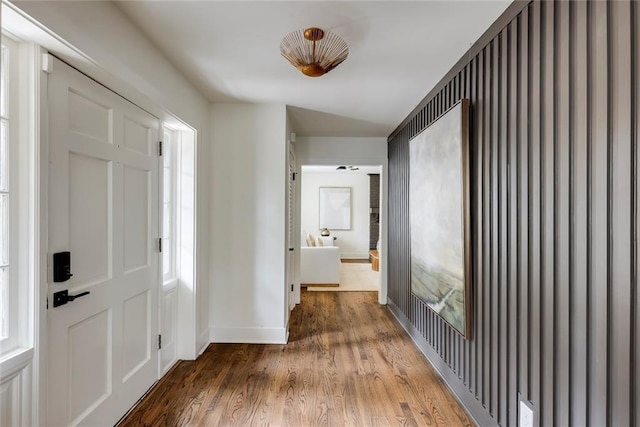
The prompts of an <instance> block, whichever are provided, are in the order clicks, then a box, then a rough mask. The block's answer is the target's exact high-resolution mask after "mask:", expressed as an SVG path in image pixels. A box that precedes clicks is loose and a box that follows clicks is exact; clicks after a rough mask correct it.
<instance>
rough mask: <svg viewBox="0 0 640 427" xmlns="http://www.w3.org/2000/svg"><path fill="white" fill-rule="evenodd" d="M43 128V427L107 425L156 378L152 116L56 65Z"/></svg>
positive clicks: (156, 269)
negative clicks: (59, 276)
mask: <svg viewBox="0 0 640 427" xmlns="http://www.w3.org/2000/svg"><path fill="white" fill-rule="evenodd" d="M48 121H49V127H48V130H49V201H48V203H49V294H48V336H47V340H48V352H47V425H50V426H62V425H113V424H114V423H115V422H117V421H118V419H119V418H120V417H121V416H122V415H123V414H124V413H125V412H126V411H127V410H128V409H129V408H130V407H131V406H132V405H133V404H134V403H135V402H136V401H137V400H138V399H139V398H140V397H141V396H142V395H143V394H144V393H145V391H146V390H148V389H149V387H150V386H151V385H152V384H153V383H154V382H155V380H156V379H157V377H158V350H157V345H156V337H157V333H158V300H157V295H158V283H159V262H160V258H159V255H160V254H159V252H158V248H157V237H158V235H159V226H158V216H159V205H158V203H159V201H158V187H159V185H158V164H159V158H158V155H157V147H156V144H157V141H158V136H159V129H160V126H159V120H158V119H157V118H155V117H153V116H152V115H150V114H148V113H147V112H145V111H143V110H142V109H140V108H138V107H137V106H135V105H134V104H132V103H130V102H128V101H127V100H125V99H123V98H122V97H120V96H118V95H117V94H115V93H113V92H111V91H110V90H108V89H106V88H104V87H103V86H101V85H100V84H98V83H96V82H95V81H93V80H91V79H89V78H88V77H86V76H85V75H83V74H81V73H79V72H78V71H76V70H74V69H73V68H71V67H69V66H68V65H66V64H65V63H63V62H61V61H59V60H57V59H56V60H55V62H54V66H53V73H52V74H50V75H49V80H48ZM66 251H68V252H70V258H71V263H70V264H71V265H70V272H71V273H72V274H73V276H72V277H71V278H70V279H69V280H68V281H61V282H60V281H59V282H54V270H55V269H56V267H57V265H54V264H56V263H55V262H54V254H56V253H60V252H66ZM58 264H59V263H58ZM62 264H64V262H63V263H62ZM63 270H64V269H63ZM64 290H68V295H69V296H70V297H69V298H68V299H69V301H68V302H67V303H65V304H63V305H58V306H57V307H54V306H55V305H57V304H60V303H61V302H62V303H63V302H65V300H66V298H65V297H64V295H63V294H60V292H61V291H64ZM72 296H75V299H73V300H71V297H72Z"/></svg>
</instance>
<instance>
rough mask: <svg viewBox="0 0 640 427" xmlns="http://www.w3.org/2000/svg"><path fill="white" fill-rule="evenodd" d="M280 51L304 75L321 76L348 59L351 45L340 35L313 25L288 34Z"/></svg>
mask: <svg viewBox="0 0 640 427" xmlns="http://www.w3.org/2000/svg"><path fill="white" fill-rule="evenodd" d="M280 53H281V54H282V56H284V57H285V58H286V59H287V61H289V62H290V63H291V65H293V66H294V67H296V68H297V69H298V70H300V71H301V72H302V73H303V74H304V75H306V76H309V77H320V76H322V75H324V74H326V73H328V72H329V71H331V70H333V69H334V68H336V67H337V66H338V65H340V64H341V63H342V62H343V61H344V60H345V59H347V56H348V55H349V46H347V43H346V42H345V41H344V40H342V38H341V37H340V36H338V35H336V34H334V33H331V32H325V31H323V30H321V29H320V28H316V27H311V28H307V29H306V30H297V31H294V32H292V33H289V34H287V35H286V36H285V37H284V38H283V39H282V42H280Z"/></svg>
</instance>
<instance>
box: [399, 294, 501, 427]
mask: <svg viewBox="0 0 640 427" xmlns="http://www.w3.org/2000/svg"><path fill="white" fill-rule="evenodd" d="M387 307H388V308H389V311H390V312H391V314H393V316H394V317H395V318H396V320H397V321H398V323H400V325H401V326H402V328H403V329H404V330H405V331H406V332H407V334H409V336H410V337H411V339H412V340H413V342H414V343H415V344H416V346H417V347H418V349H420V351H421V352H422V354H423V355H424V356H425V358H426V359H427V360H428V361H429V363H430V364H431V366H433V367H434V369H435V370H436V371H437V372H438V374H439V375H440V377H442V379H443V380H444V382H445V384H447V386H448V387H449V389H450V390H451V392H452V393H453V394H454V395H455V396H456V398H457V399H458V401H459V402H460V404H461V405H462V406H464V408H465V409H466V410H467V412H468V413H469V415H470V416H471V418H473V420H474V421H475V422H476V424H477V425H479V426H486V427H488V426H498V424H497V423H496V420H494V419H493V418H491V416H490V415H489V413H487V411H486V409H485V408H484V407H483V406H482V404H481V403H480V401H478V400H477V399H476V398H475V396H473V395H472V394H471V393H470V392H469V390H468V389H467V386H465V385H464V384H463V383H462V381H460V379H459V378H458V377H457V376H456V375H455V373H454V372H452V371H451V370H450V369H449V367H448V366H447V363H446V362H445V361H444V360H442V359H441V358H440V356H439V355H438V353H437V352H436V351H435V350H434V349H433V348H432V347H431V346H430V345H429V343H427V340H426V339H424V337H422V335H420V332H419V331H418V330H417V329H416V328H415V327H414V326H413V325H412V324H411V322H410V321H409V319H408V318H407V317H406V316H405V315H404V313H402V311H401V310H400V308H398V306H397V305H396V304H395V303H394V302H393V301H392V300H391V298H389V299H388V300H387Z"/></svg>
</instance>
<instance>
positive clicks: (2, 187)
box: [0, 120, 9, 191]
mask: <svg viewBox="0 0 640 427" xmlns="http://www.w3.org/2000/svg"><path fill="white" fill-rule="evenodd" d="M7 125H8V123H7V122H6V121H5V120H2V121H0V191H9V141H7Z"/></svg>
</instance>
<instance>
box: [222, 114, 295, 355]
mask: <svg viewBox="0 0 640 427" xmlns="http://www.w3.org/2000/svg"><path fill="white" fill-rule="evenodd" d="M211 129H212V153H211V173H212V177H211V178H212V179H211V183H210V189H211V201H212V204H211V245H212V246H211V259H210V263H211V267H212V268H211V283H212V288H211V289H212V299H211V306H210V308H211V330H212V334H211V340H212V341H214V342H256V343H258V342H264V343H284V342H286V339H287V336H286V320H285V312H286V309H287V294H286V288H287V286H286V271H285V267H286V264H285V252H286V250H287V242H286V185H287V183H286V179H287V166H286V162H287V151H288V150H287V135H286V108H285V106H284V105H256V104H213V106H212V108H211Z"/></svg>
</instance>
